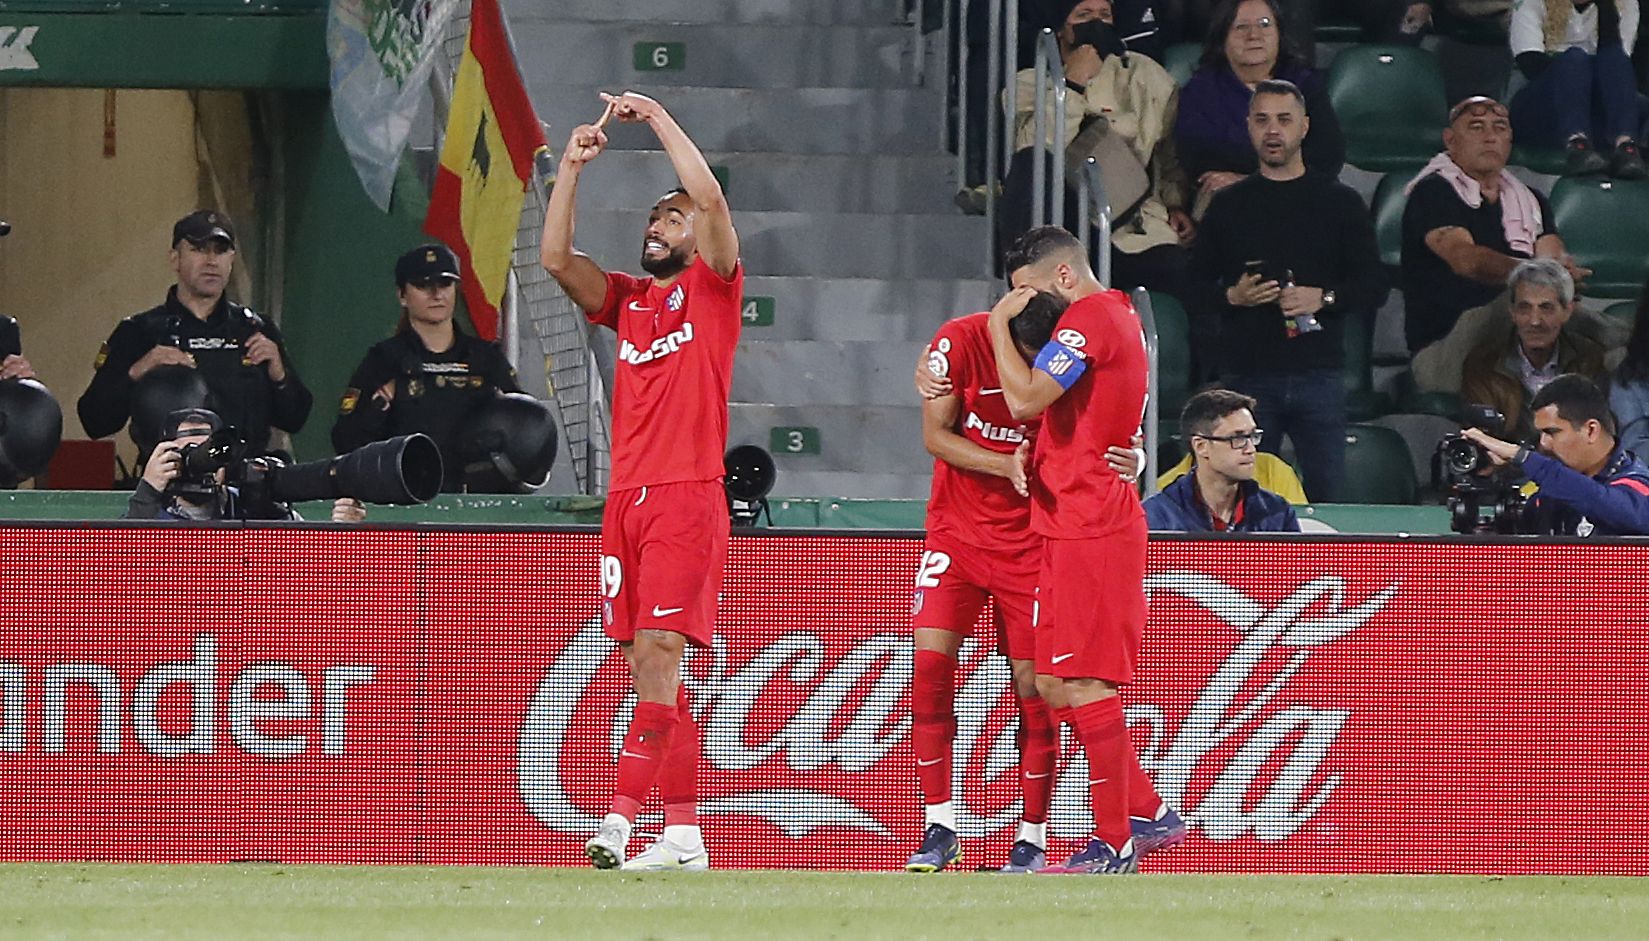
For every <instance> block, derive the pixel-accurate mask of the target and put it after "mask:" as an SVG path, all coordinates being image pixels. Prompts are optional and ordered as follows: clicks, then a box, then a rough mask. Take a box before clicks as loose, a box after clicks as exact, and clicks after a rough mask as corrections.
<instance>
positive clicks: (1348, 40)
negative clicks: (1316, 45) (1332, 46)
mask: <svg viewBox="0 0 1649 941" xmlns="http://www.w3.org/2000/svg"><path fill="white" fill-rule="evenodd" d="M1311 38H1312V39H1314V40H1316V41H1317V42H1326V43H1345V44H1347V45H1350V44H1352V43H1356V42H1359V41H1361V40H1362V38H1363V27H1362V26H1361V25H1360V24H1358V23H1353V22H1352V21H1350V20H1332V21H1330V22H1327V23H1318V24H1317V26H1316V28H1315V29H1313V30H1312V31H1311Z"/></svg>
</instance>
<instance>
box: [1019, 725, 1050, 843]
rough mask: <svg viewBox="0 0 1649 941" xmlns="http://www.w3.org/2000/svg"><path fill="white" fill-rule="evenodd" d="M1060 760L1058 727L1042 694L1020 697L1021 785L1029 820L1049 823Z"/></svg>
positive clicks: (1026, 819) (1026, 818)
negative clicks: (1055, 767) (1057, 764)
mask: <svg viewBox="0 0 1649 941" xmlns="http://www.w3.org/2000/svg"><path fill="white" fill-rule="evenodd" d="M1058 760H1059V727H1058V726H1057V725H1055V724H1054V720H1053V714H1052V712H1051V711H1050V710H1049V709H1048V703H1047V701H1046V700H1044V699H1043V698H1042V697H1041V696H1032V697H1030V698H1028V699H1020V700H1019V786H1020V788H1021V790H1022V792H1023V795H1024V798H1025V816H1024V820H1025V822H1026V823H1046V822H1047V821H1048V803H1049V801H1051V800H1052V799H1053V793H1054V765H1055V764H1056V763H1057V762H1058Z"/></svg>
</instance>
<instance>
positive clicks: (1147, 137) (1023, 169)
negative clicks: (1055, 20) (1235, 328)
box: [1001, 0, 1195, 303]
mask: <svg viewBox="0 0 1649 941" xmlns="http://www.w3.org/2000/svg"><path fill="white" fill-rule="evenodd" d="M1067 6H1068V10H1067V12H1066V14H1065V18H1064V20H1063V21H1062V24H1061V26H1060V28H1059V34H1058V35H1059V48H1060V57H1061V60H1062V61H1061V69H1062V71H1063V76H1062V77H1061V76H1051V79H1052V80H1053V81H1063V82H1064V84H1065V88H1066V90H1067V93H1068V95H1069V96H1070V97H1069V98H1068V99H1067V101H1066V111H1065V126H1064V127H1063V128H1059V127H1056V126H1055V125H1054V113H1053V94H1052V91H1053V90H1052V88H1050V89H1048V90H1046V92H1045V96H1044V101H1045V107H1046V108H1047V112H1048V113H1047V114H1046V115H1045V118H1044V126H1045V127H1046V128H1047V129H1048V130H1047V134H1048V141H1047V144H1048V146H1049V147H1064V148H1065V152H1066V157H1065V159H1066V163H1065V166H1066V168H1067V179H1069V172H1070V170H1072V169H1073V168H1076V167H1079V166H1080V165H1081V163H1082V161H1083V160H1084V159H1086V158H1087V157H1089V156H1093V157H1095V159H1096V161H1097V162H1098V163H1099V165H1100V167H1101V173H1102V176H1103V177H1104V182H1105V186H1106V193H1107V196H1108V197H1109V198H1110V202H1111V211H1112V225H1111V284H1110V285H1108V287H1115V288H1120V289H1123V290H1128V289H1132V288H1136V287H1145V288H1150V289H1152V290H1159V291H1165V292H1167V293H1169V294H1173V295H1175V296H1176V298H1178V299H1179V300H1180V301H1181V302H1182V303H1185V302H1186V301H1188V300H1190V298H1189V297H1188V296H1182V294H1183V292H1184V290H1185V285H1186V284H1187V282H1188V278H1187V265H1188V260H1189V256H1188V254H1187V248H1186V247H1187V246H1188V245H1189V244H1190V242H1191V240H1192V238H1193V237H1194V236H1195V226H1194V225H1193V224H1192V222H1191V216H1190V214H1189V213H1188V212H1187V211H1186V200H1187V199H1188V197H1189V195H1190V192H1189V187H1188V186H1187V185H1186V180H1185V175H1184V173H1183V172H1182V171H1181V169H1180V166H1179V161H1178V160H1177V159H1176V157H1175V154H1174V148H1173V135H1172V133H1171V132H1172V129H1173V126H1174V113H1175V110H1176V107H1177V102H1178V95H1179V89H1178V86H1177V85H1175V83H1174V80H1173V78H1172V77H1171V76H1169V74H1168V72H1167V71H1166V70H1165V69H1163V67H1162V66H1160V65H1158V64H1157V63H1156V62H1155V61H1154V60H1152V59H1150V58H1147V57H1146V56H1142V55H1133V54H1130V53H1129V52H1128V50H1127V46H1126V44H1125V42H1124V39H1123V35H1122V32H1121V31H1120V30H1119V29H1117V27H1116V9H1115V7H1114V6H1113V0H1080V2H1078V3H1074V4H1067ZM1014 146H1015V150H1016V153H1015V154H1014V157H1013V160H1012V162H1011V163H1010V165H1009V168H1008V174H1007V180H1006V183H1005V187H1004V193H1003V212H1002V227H1003V231H1002V232H1001V236H1002V237H1003V239H1004V243H1005V244H1006V243H1011V242H1012V241H1013V240H1014V239H1016V238H1018V237H1019V236H1020V235H1021V234H1023V233H1024V232H1025V231H1026V230H1028V229H1029V228H1030V227H1031V226H1032V225H1033V224H1034V223H1035V222H1036V221H1037V220H1033V219H1031V204H1032V201H1033V192H1034V191H1033V186H1032V182H1033V177H1034V175H1035V174H1034V171H1035V163H1036V160H1035V146H1036V72H1035V70H1034V69H1023V70H1021V71H1020V72H1019V74H1018V76H1016V78H1015V87H1014ZM1065 199H1066V205H1065V220H1066V228H1068V229H1069V228H1073V227H1074V226H1075V225H1076V220H1077V218H1078V206H1077V202H1076V193H1075V190H1074V189H1073V188H1072V187H1070V186H1066V187H1065Z"/></svg>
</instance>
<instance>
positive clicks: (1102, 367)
mask: <svg viewBox="0 0 1649 941" xmlns="http://www.w3.org/2000/svg"><path fill="white" fill-rule="evenodd" d="M1005 267H1006V268H1007V269H1008V272H1009V280H1010V282H1011V283H1012V284H1013V286H1014V289H1013V290H1012V291H1011V292H1009V293H1008V295H1007V296H1006V297H1004V298H1003V299H1002V300H1001V301H1000V302H998V303H997V305H996V306H995V307H994V308H992V310H991V313H990V319H989V322H990V333H991V345H992V348H993V349H994V350H995V353H996V368H997V379H998V381H999V384H1000V385H1001V387H1002V396H1003V398H1004V400H1005V401H1006V402H1007V406H1008V410H1009V411H1010V412H1011V413H1012V414H1013V415H1014V417H1015V418H1018V419H1020V420H1029V419H1032V418H1036V417H1039V416H1040V417H1041V419H1042V426H1041V430H1040V432H1039V434H1038V435H1037V439H1036V447H1035V450H1034V452H1033V453H1032V454H1031V455H1030V456H1029V462H1030V463H1029V468H1028V471H1027V477H1028V478H1029V481H1030V490H1031V526H1032V528H1033V529H1034V530H1035V531H1036V532H1037V533H1038V534H1039V535H1041V536H1042V537H1043V544H1042V568H1041V573H1040V575H1039V577H1038V580H1037V609H1036V617H1035V622H1034V630H1033V633H1034V635H1035V638H1036V674H1037V676H1036V683H1037V688H1038V689H1039V690H1040V691H1041V693H1042V696H1043V698H1044V699H1046V700H1047V701H1048V704H1049V705H1050V706H1051V707H1052V708H1053V709H1054V711H1055V713H1056V714H1059V715H1060V717H1061V718H1062V719H1063V720H1065V721H1066V722H1068V723H1069V724H1070V725H1071V726H1072V727H1073V728H1074V729H1075V730H1076V735H1077V738H1078V740H1079V741H1080V742H1081V743H1082V747H1083V750H1084V752H1086V754H1087V757H1088V778H1089V780H1088V794H1089V804H1090V807H1091V809H1092V811H1093V818H1094V830H1093V835H1092V837H1091V838H1090V839H1089V840H1088V843H1087V845H1086V846H1085V847H1084V848H1083V849H1082V850H1080V851H1078V852H1077V853H1076V854H1075V855H1073V856H1072V857H1071V858H1070V859H1069V860H1068V861H1067V862H1066V863H1065V865H1064V866H1059V867H1049V868H1048V869H1046V870H1044V871H1045V872H1056V871H1057V872H1091V873H1121V872H1132V871H1134V870H1135V868H1136V867H1137V866H1138V862H1139V857H1140V855H1142V854H1143V853H1144V852H1149V851H1150V850H1153V849H1156V848H1159V847H1161V846H1165V845H1169V844H1170V843H1174V842H1178V841H1179V840H1181V839H1183V838H1184V835H1185V825H1184V823H1183V822H1181V821H1180V819H1179V815H1178V814H1175V813H1174V812H1173V811H1172V810H1171V809H1169V808H1168V807H1167V806H1166V805H1165V804H1163V802H1162V800H1161V799H1160V798H1159V797H1158V796H1157V794H1156V792H1155V790H1154V788H1152V786H1151V781H1150V778H1149V777H1147V776H1146V775H1145V772H1144V771H1143V770H1142V769H1141V768H1140V764H1139V757H1138V755H1136V754H1135V752H1134V748H1133V743H1132V742H1130V741H1129V739H1128V727H1127V725H1126V723H1125V722H1124V720H1123V714H1122V702H1121V700H1120V698H1119V697H1118V695H1117V690H1118V687H1120V686H1122V685H1124V684H1126V683H1128V682H1129V681H1130V680H1132V679H1133V676H1134V666H1135V662H1136V661H1137V659H1138V656H1139V647H1140V642H1141V638H1142V636H1143V633H1144V628H1145V588H1144V581H1145V531H1146V530H1145V513H1144V511H1143V510H1142V509H1141V508H1140V501H1139V493H1138V492H1137V491H1136V490H1135V489H1134V487H1133V486H1131V485H1129V484H1127V483H1125V482H1123V481H1122V480H1119V479H1118V478H1117V477H1116V475H1115V474H1110V473H1104V472H1102V470H1101V464H1102V463H1103V460H1104V456H1105V452H1106V449H1107V448H1108V447H1111V446H1117V445H1120V444H1121V443H1123V442H1126V441H1128V440H1129V439H1130V438H1131V437H1132V436H1133V435H1134V433H1135V431H1136V429H1138V428H1139V424H1140V419H1141V417H1142V416H1143V415H1144V412H1145V396H1146V381H1147V372H1148V365H1147V364H1148V360H1147V356H1146V349H1145V338H1144V336H1143V335H1142V334H1141V332H1140V325H1139V318H1138V316H1137V315H1136V314H1135V312H1134V309H1133V305H1132V304H1131V303H1129V301H1128V297H1127V295H1126V294H1123V293H1122V292H1120V291H1111V290H1106V289H1105V287H1104V286H1103V285H1101V284H1100V283H1099V280H1098V279H1097V278H1095V277H1094V274H1093V271H1092V269H1091V268H1089V266H1088V260H1087V256H1086V254H1085V253H1084V252H1083V249H1082V245H1081V243H1080V242H1078V241H1077V240H1076V238H1075V237H1074V236H1072V235H1071V234H1070V233H1069V232H1066V231H1065V230H1064V229H1062V228H1059V227H1057V226H1044V227H1041V228H1037V229H1032V230H1031V231H1030V232H1027V233H1026V234H1025V235H1024V236H1023V237H1021V238H1020V240H1019V242H1018V243H1017V244H1016V245H1015V246H1014V249H1013V251H1011V252H1009V253H1008V256H1007V259H1006V263H1005ZM1038 291H1046V292H1049V293H1052V294H1055V295H1057V296H1058V297H1060V298H1061V299H1063V300H1065V301H1067V302H1069V304H1070V306H1069V307H1068V308H1066V310H1065V313H1064V314H1063V315H1062V316H1061V317H1060V318H1059V322H1058V324H1057V325H1055V328H1054V334H1053V338H1052V339H1051V340H1050V341H1049V342H1048V344H1047V345H1046V346H1044V347H1043V348H1042V350H1041V351H1040V352H1039V353H1038V354H1037V356H1036V359H1035V362H1034V364H1031V365H1028V364H1027V363H1026V362H1025V360H1024V359H1023V358H1022V357H1021V356H1020V355H1019V349H1018V347H1017V346H1016V344H1015V342H1014V337H1013V334H1012V332H1011V328H1010V323H1011V321H1012V320H1013V319H1014V318H1015V316H1016V315H1017V314H1019V312H1020V311H1021V310H1023V309H1024V308H1025V306H1026V305H1027V304H1028V303H1029V302H1030V300H1031V299H1032V298H1033V297H1035V296H1036V293H1037V292H1038ZM1016 457H1017V459H1019V460H1020V461H1021V462H1024V461H1025V460H1027V458H1026V456H1025V455H1024V454H1018V455H1016Z"/></svg>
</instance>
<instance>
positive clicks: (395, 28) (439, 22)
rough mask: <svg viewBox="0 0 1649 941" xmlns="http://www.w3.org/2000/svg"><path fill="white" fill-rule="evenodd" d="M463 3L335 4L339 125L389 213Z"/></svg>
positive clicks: (351, 0)
mask: <svg viewBox="0 0 1649 941" xmlns="http://www.w3.org/2000/svg"><path fill="white" fill-rule="evenodd" d="M461 2H462V0H332V4H331V8H330V9H329V10H328V12H327V22H326V53H327V58H328V59H330V60H331V63H332V120H333V122H334V123H336V124H337V126H338V135H339V136H340V137H342V138H343V141H344V147H345V149H347V150H348V151H349V158H350V160H351V161H353V162H354V164H355V172H356V173H357V174H358V175H359V176H360V178H361V185H362V186H363V187H365V189H366V193H367V195H368V196H369V197H371V198H372V201H373V202H374V203H377V204H378V208H379V209H382V210H384V211H386V212H387V211H388V210H389V194H390V190H391V189H392V188H393V187H394V185H395V169H396V167H397V166H398V165H399V164H400V161H401V151H402V149H404V148H405V147H406V142H407V135H408V134H409V133H410V132H411V130H412V122H413V119H414V117H416V115H417V113H418V105H419V102H420V100H421V97H422V96H423V94H424V93H425V83H426V81H427V80H428V78H429V70H430V68H431V66H433V65H434V63H435V54H436V52H437V51H438V50H439V47H440V44H441V37H442V35H443V34H444V33H445V32H446V27H447V23H448V22H450V21H451V19H452V17H453V14H454V13H455V12H457V10H458V8H459V6H460V4H461Z"/></svg>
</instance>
